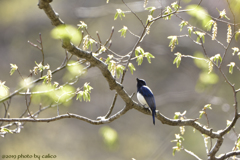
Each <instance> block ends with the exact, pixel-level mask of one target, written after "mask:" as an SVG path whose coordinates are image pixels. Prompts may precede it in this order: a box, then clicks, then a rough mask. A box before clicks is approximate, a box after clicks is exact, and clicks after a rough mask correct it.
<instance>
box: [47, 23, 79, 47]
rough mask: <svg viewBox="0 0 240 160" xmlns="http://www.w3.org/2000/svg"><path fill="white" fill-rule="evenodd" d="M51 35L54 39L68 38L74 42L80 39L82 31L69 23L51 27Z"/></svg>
mask: <svg viewBox="0 0 240 160" xmlns="http://www.w3.org/2000/svg"><path fill="white" fill-rule="evenodd" d="M51 36H52V37H53V38H54V39H65V38H67V39H70V40H71V41H72V42H74V43H79V42H80V41H81V40H82V33H81V32H80V31H79V30H78V29H77V28H75V27H73V26H71V25H59V26H57V27H55V28H54V29H52V31H51Z"/></svg>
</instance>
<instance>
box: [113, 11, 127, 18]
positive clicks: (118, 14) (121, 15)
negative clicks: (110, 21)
mask: <svg viewBox="0 0 240 160" xmlns="http://www.w3.org/2000/svg"><path fill="white" fill-rule="evenodd" d="M118 16H119V17H120V19H121V20H122V17H125V14H124V12H123V11H122V10H121V9H117V12H116V14H115V16H114V20H116V19H117V18H118Z"/></svg>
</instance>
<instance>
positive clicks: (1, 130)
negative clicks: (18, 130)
mask: <svg viewBox="0 0 240 160" xmlns="http://www.w3.org/2000/svg"><path fill="white" fill-rule="evenodd" d="M0 132H8V133H12V134H13V132H12V131H11V130H10V129H7V128H0Z"/></svg>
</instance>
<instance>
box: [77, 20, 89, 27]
mask: <svg viewBox="0 0 240 160" xmlns="http://www.w3.org/2000/svg"><path fill="white" fill-rule="evenodd" d="M77 26H78V29H84V28H85V29H87V24H86V23H84V22H83V21H80V24H77Z"/></svg>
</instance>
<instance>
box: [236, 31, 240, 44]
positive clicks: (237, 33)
mask: <svg viewBox="0 0 240 160" xmlns="http://www.w3.org/2000/svg"><path fill="white" fill-rule="evenodd" d="M239 34H240V29H239V30H238V31H236V34H235V40H236V41H237V39H238V36H239Z"/></svg>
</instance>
